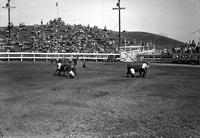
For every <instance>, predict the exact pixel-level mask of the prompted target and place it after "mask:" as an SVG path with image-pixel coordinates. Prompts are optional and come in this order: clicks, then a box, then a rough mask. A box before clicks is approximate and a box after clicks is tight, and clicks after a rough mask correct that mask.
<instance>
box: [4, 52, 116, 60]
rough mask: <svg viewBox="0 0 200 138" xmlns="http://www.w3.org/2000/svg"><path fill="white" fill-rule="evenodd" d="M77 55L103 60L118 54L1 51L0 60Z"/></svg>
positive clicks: (63, 57) (58, 57) (81, 57)
mask: <svg viewBox="0 0 200 138" xmlns="http://www.w3.org/2000/svg"><path fill="white" fill-rule="evenodd" d="M74 56H78V57H79V59H83V60H84V59H86V60H96V61H97V60H105V59H107V58H108V56H118V57H119V56H120V54H113V53H109V54H105V53H27V52H1V53H0V60H7V61H11V60H20V61H23V60H32V61H36V60H45V61H48V60H50V59H70V58H73V57H74Z"/></svg>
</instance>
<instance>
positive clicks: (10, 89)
mask: <svg viewBox="0 0 200 138" xmlns="http://www.w3.org/2000/svg"><path fill="white" fill-rule="evenodd" d="M55 69H56V65H55V64H50V63H45V62H34V63H31V62H22V63H21V62H10V63H8V62H2V63H0V137H5V138H7V137H8V138H124V137H131V138H132V137H135V138H158V137H159V138H161V137H162V138H190V137H191V138H199V137H200V67H198V66H197V67H193V66H175V65H173V66H171V65H159V64H152V65H151V69H150V70H149V71H148V74H147V78H145V79H143V78H139V77H135V78H127V77H126V63H111V64H108V65H105V64H104V63H102V62H87V68H82V63H81V62H79V63H78V65H77V73H78V75H77V76H76V77H75V79H68V78H65V77H59V76H53V73H54V71H55Z"/></svg>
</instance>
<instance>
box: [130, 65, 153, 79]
mask: <svg viewBox="0 0 200 138" xmlns="http://www.w3.org/2000/svg"><path fill="white" fill-rule="evenodd" d="M148 68H149V63H148V62H145V63H143V64H131V63H129V64H128V65H127V77H128V78H129V77H130V76H131V77H132V78H133V77H135V73H136V72H138V73H139V74H140V75H139V77H142V78H145V77H146V73H147V69H148Z"/></svg>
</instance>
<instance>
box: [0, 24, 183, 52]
mask: <svg viewBox="0 0 200 138" xmlns="http://www.w3.org/2000/svg"><path fill="white" fill-rule="evenodd" d="M6 36H8V31H7V32H6V28H1V31H0V38H1V39H3V40H5V39H6ZM121 38H122V40H121V45H122V46H123V45H125V42H124V40H125V38H126V45H127V46H129V45H140V44H142V45H146V43H152V44H153V45H154V44H155V47H156V49H157V50H163V49H169V50H171V49H172V48H173V47H177V46H181V45H183V42H180V41H177V40H174V39H171V38H167V37H163V36H161V35H157V34H152V33H148V32H122V33H121ZM4 43H7V44H6V45H8V42H6V41H4ZM11 44H12V45H14V46H15V51H35V52H100V53H103V52H105V53H110V52H114V53H115V52H116V50H117V47H118V32H116V31H112V30H107V29H100V28H98V27H89V26H87V27H86V26H82V25H68V24H67V25H63V24H59V22H58V23H57V22H56V23H55V24H50V25H43V26H41V25H34V26H24V27H13V29H12V42H11Z"/></svg>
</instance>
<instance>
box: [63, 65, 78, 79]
mask: <svg viewBox="0 0 200 138" xmlns="http://www.w3.org/2000/svg"><path fill="white" fill-rule="evenodd" d="M71 71H72V72H73V74H74V75H77V73H76V68H75V66H73V65H70V64H64V65H62V66H61V69H60V73H61V72H62V73H63V76H66V77H70V78H74V75H72V74H71Z"/></svg>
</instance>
